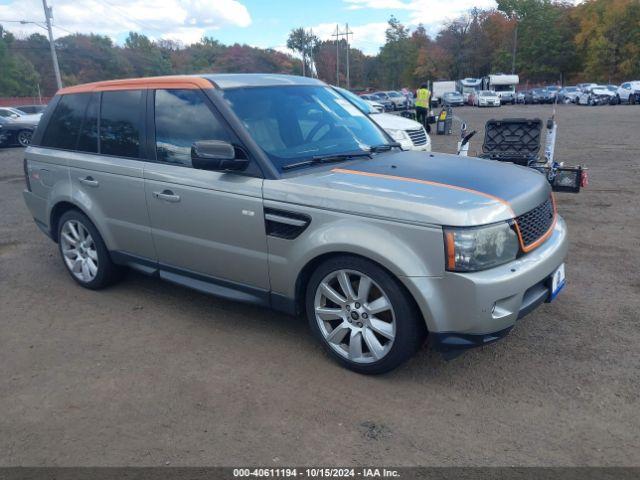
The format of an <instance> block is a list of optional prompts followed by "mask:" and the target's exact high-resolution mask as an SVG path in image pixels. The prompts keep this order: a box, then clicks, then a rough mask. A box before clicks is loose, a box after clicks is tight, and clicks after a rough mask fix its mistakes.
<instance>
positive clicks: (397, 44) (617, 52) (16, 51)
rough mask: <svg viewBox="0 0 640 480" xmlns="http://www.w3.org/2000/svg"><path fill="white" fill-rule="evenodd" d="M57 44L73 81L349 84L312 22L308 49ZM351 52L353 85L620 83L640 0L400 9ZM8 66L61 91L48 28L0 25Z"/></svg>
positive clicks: (104, 41) (632, 47)
mask: <svg viewBox="0 0 640 480" xmlns="http://www.w3.org/2000/svg"><path fill="white" fill-rule="evenodd" d="M55 43H56V50H57V52H58V58H59V63H60V70H61V73H62V78H63V83H64V84H65V85H73V84H78V83H85V82H92V81H98V80H104V79H110V78H126V77H140V76H154V75H168V74H189V73H201V72H262V73H290V74H298V75H300V74H303V73H304V74H306V75H315V76H317V77H319V78H320V79H322V80H324V81H327V82H329V83H333V84H335V83H336V81H337V82H339V83H340V84H341V85H345V83H346V70H345V65H346V56H347V44H346V42H345V41H344V40H340V42H339V43H338V44H337V45H336V41H320V40H319V39H318V38H317V37H314V36H313V35H311V34H310V32H308V31H306V30H305V29H303V28H298V29H294V30H292V31H291V34H290V35H289V39H288V41H287V46H288V47H289V48H290V49H292V50H294V51H297V52H298V54H299V55H300V58H297V57H294V56H292V55H288V54H285V53H282V52H279V51H276V50H273V49H262V48H256V47H251V46H249V45H241V44H235V45H223V44H222V43H220V42H219V41H217V40H215V39H214V38H210V37H205V38H203V39H202V40H200V41H199V42H196V43H192V44H189V45H183V44H181V43H179V42H176V41H172V40H159V41H153V40H151V39H149V38H148V37H147V36H145V35H143V34H139V33H136V32H131V33H130V34H129V35H128V37H127V38H126V40H125V42H124V44H123V45H116V44H114V42H113V41H112V40H111V39H110V38H109V37H107V36H104V35H97V34H88V35H86V34H73V35H68V36H65V37H61V38H58V39H57V40H56V41H55ZM336 47H337V48H336ZM514 47H515V48H514ZM514 51H515V57H514ZM348 56H349V65H350V72H349V73H350V85H351V87H352V88H353V89H365V88H386V89H388V88H391V89H396V88H401V87H404V86H407V87H416V86H417V85H419V84H420V83H422V82H424V81H426V80H450V79H459V78H464V77H481V76H485V75H488V74H489V73H498V72H503V73H509V72H511V71H512V69H513V70H514V71H515V72H516V73H518V74H519V75H520V77H521V83H524V82H529V83H532V84H537V83H570V82H578V81H595V82H603V83H620V82H622V81H625V80H630V79H638V78H640V1H638V0H587V1H585V2H583V3H580V4H578V5H574V4H573V3H570V2H565V1H557V0H497V8H496V9H485V10H482V9H477V8H476V9H473V10H471V11H470V12H469V13H468V14H465V15H464V16H461V17H460V18H458V19H455V20H453V21H450V22H448V23H446V24H445V25H444V26H443V27H442V28H441V29H440V30H439V32H438V33H437V34H436V35H435V36H430V35H429V34H428V33H427V30H426V29H425V27H424V26H422V25H419V26H417V27H416V28H415V29H410V28H408V27H407V26H405V25H403V24H402V23H401V22H399V21H398V20H397V19H396V18H395V17H391V18H390V19H389V23H388V28H387V29H386V32H385V43H384V45H383V46H382V47H381V48H380V50H379V52H378V54H377V55H373V56H371V55H365V54H364V53H363V52H362V51H361V50H359V49H357V48H353V47H351V46H350V47H349V51H348ZM514 58H515V61H514ZM337 62H339V64H340V73H339V77H338V79H336V63H337ZM0 66H1V73H0V96H32V95H36V94H37V93H38V88H39V89H40V92H41V93H42V94H43V95H50V94H52V93H54V92H55V90H56V86H55V79H54V75H53V68H52V65H51V57H50V55H49V43H48V39H47V38H46V37H45V36H44V35H41V34H38V33H35V34H32V35H30V36H28V37H26V38H16V37H15V36H14V35H13V34H12V33H11V32H9V31H7V30H4V29H3V28H2V26H0Z"/></svg>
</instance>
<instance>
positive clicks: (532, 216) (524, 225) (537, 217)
mask: <svg viewBox="0 0 640 480" xmlns="http://www.w3.org/2000/svg"><path fill="white" fill-rule="evenodd" d="M553 217H554V211H553V201H552V200H551V197H549V198H548V199H547V201H546V202H544V203H543V204H541V205H538V206H537V207H536V208H534V209H533V210H529V211H528V212H527V213H524V214H522V215H520V216H519V217H517V218H516V223H517V224H518V229H519V230H520V235H521V236H522V243H523V244H524V247H528V246H529V245H532V244H533V243H535V242H536V241H537V240H538V239H540V238H541V237H542V236H543V235H544V234H545V233H547V232H548V231H549V229H550V228H551V225H553Z"/></svg>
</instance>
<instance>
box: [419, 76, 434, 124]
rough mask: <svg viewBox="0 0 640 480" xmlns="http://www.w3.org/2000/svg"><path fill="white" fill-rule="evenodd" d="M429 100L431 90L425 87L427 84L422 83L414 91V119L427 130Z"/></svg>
mask: <svg viewBox="0 0 640 480" xmlns="http://www.w3.org/2000/svg"><path fill="white" fill-rule="evenodd" d="M430 101H431V92H430V91H429V89H428V88H427V84H426V83H423V84H422V85H420V88H419V89H418V90H417V91H416V120H418V122H420V123H421V124H422V125H423V126H424V128H425V129H426V130H427V131H429V130H430V128H429V125H428V124H427V117H428V116H429V102H430Z"/></svg>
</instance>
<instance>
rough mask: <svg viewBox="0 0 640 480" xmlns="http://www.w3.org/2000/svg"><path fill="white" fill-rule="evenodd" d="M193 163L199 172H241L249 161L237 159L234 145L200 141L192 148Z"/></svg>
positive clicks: (215, 141)
mask: <svg viewBox="0 0 640 480" xmlns="http://www.w3.org/2000/svg"><path fill="white" fill-rule="evenodd" d="M191 163H192V164H193V168H197V169H199V170H221V171H240V170H244V169H245V168H247V166H248V165H249V160H247V159H242V158H236V152H235V148H234V147H233V145H231V144H230V143H229V142H223V141H221V140H200V141H199V142H195V143H194V144H193V145H192V146H191Z"/></svg>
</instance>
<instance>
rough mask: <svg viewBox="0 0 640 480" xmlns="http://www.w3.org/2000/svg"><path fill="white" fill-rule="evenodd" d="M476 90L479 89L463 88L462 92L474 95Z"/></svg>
mask: <svg viewBox="0 0 640 480" xmlns="http://www.w3.org/2000/svg"><path fill="white" fill-rule="evenodd" d="M476 90H477V89H476V88H475V87H462V92H463V93H473V92H475V91H476Z"/></svg>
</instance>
